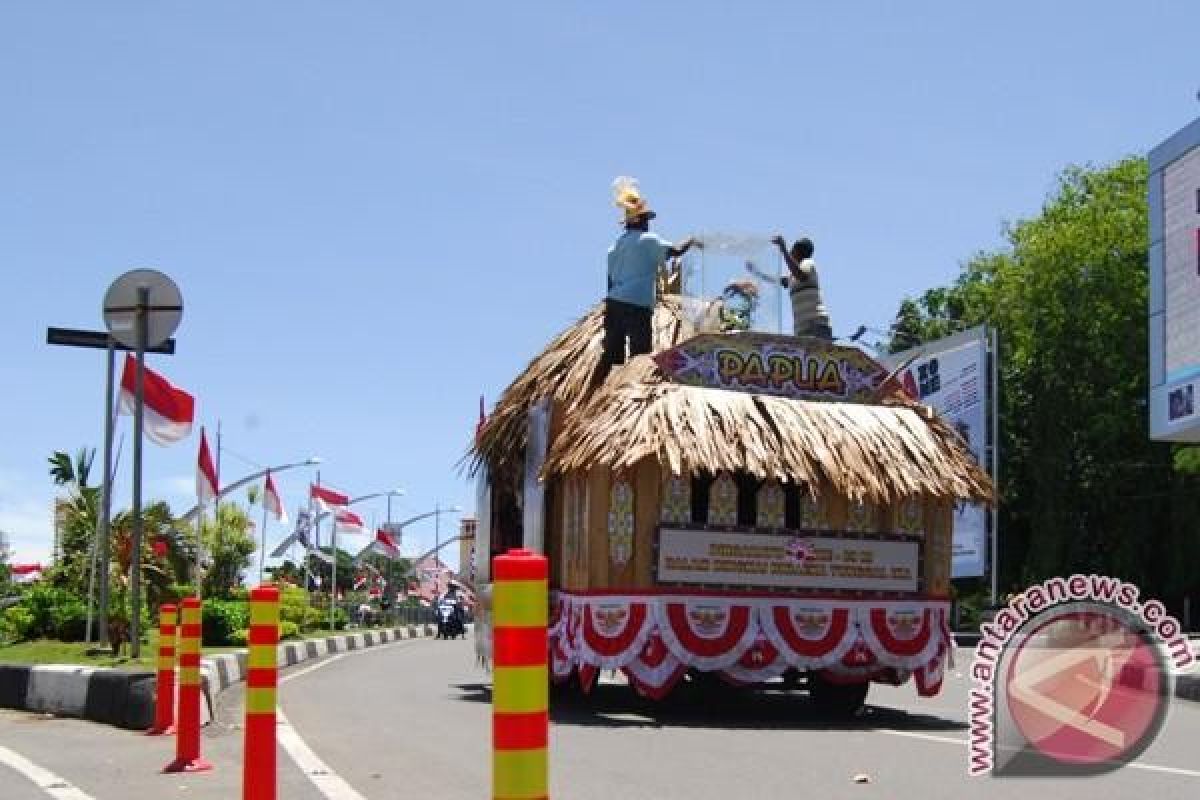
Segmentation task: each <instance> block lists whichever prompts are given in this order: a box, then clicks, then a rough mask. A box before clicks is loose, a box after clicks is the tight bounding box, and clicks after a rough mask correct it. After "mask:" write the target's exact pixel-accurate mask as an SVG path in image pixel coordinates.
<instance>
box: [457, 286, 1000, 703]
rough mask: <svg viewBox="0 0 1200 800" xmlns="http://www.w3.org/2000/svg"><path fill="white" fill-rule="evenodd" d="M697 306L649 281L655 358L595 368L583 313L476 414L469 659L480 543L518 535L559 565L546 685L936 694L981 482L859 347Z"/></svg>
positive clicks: (840, 698)
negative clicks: (687, 683) (963, 514)
mask: <svg viewBox="0 0 1200 800" xmlns="http://www.w3.org/2000/svg"><path fill="white" fill-rule="evenodd" d="M717 301H718V302H719V298H718V300H717ZM696 308H697V302H696V299H695V298H689V297H686V296H683V295H671V294H662V295H660V298H659V301H658V306H657V309H656V310H655V314H654V352H653V353H651V354H648V355H639V356H635V357H633V358H631V359H630V360H628V361H627V362H626V363H625V364H623V365H619V366H617V367H615V368H614V369H612V370H611V371H610V372H609V373H608V374H606V375H602V374H600V369H601V367H600V355H601V339H602V330H603V306H602V305H600V306H597V307H596V308H594V309H593V310H592V311H591V312H590V313H588V314H587V315H586V316H585V317H583V319H581V320H580V321H579V322H578V323H577V324H575V325H574V326H572V327H571V328H569V329H568V330H566V331H564V332H563V333H561V334H560V335H559V336H558V337H557V338H555V339H554V340H553V341H552V342H551V343H550V345H549V346H548V348H547V349H546V350H545V352H543V353H542V354H541V355H539V356H537V357H536V358H535V359H534V360H533V361H532V362H531V363H530V364H529V366H528V367H527V368H526V369H525V371H524V372H523V373H522V374H521V375H520V376H519V377H518V378H517V379H516V381H515V382H513V383H512V385H511V386H509V387H508V389H507V390H506V391H505V392H504V394H503V395H502V396H501V398H500V400H499V401H498V403H497V404H496V407H495V409H494V411H493V413H492V414H491V415H490V416H489V417H488V418H487V420H486V422H485V423H483V424H482V426H481V428H480V430H479V431H478V434H477V437H476V443H475V446H474V449H473V459H474V460H473V464H474V469H475V471H476V474H477V476H478V478H479V485H480V494H479V501H480V507H479V509H478V512H479V517H480V523H479V539H478V540H477V541H478V547H477V558H476V561H475V566H474V576H475V582H476V583H477V584H478V585H480V588H481V589H483V596H484V599H485V603H484V606H485V608H484V611H483V613H481V614H480V617H479V620H480V622H481V624H480V625H479V626H478V627H477V636H478V637H479V638H478V641H477V647H478V649H479V654H480V656H481V658H482V659H484V660H486V659H487V658H488V655H489V652H488V647H489V644H490V632H489V630H488V625H487V618H488V615H487V612H486V597H487V591H486V584H487V580H488V575H487V570H488V564H489V561H490V558H491V557H492V556H494V555H496V554H498V553H502V552H504V551H506V550H507V549H508V548H510V547H527V548H531V549H533V550H535V551H539V552H542V553H544V554H545V555H546V557H547V558H548V560H549V565H550V586H551V591H550V597H549V602H550V620H551V622H550V629H549V647H550V654H549V655H550V662H549V663H550V671H551V674H552V676H553V679H554V680H555V681H556V682H560V683H564V684H569V685H570V686H571V687H578V688H579V689H581V690H582V691H584V692H587V691H589V690H590V689H591V687H592V686H593V685H594V683H595V681H596V679H597V676H598V675H599V674H600V673H601V672H604V673H608V672H609V671H613V672H616V671H619V672H621V673H623V674H624V675H625V677H626V678H627V680H628V683H629V685H630V686H631V687H632V688H633V690H635V691H637V692H639V693H640V694H642V695H644V696H646V697H649V698H654V699H661V698H663V697H664V696H666V695H667V694H668V693H669V692H671V691H672V689H673V688H674V687H675V686H676V685H677V684H678V683H679V682H680V681H681V680H695V681H704V680H711V679H712V678H714V677H715V678H719V679H721V680H723V681H725V682H728V683H732V684H735V685H744V686H759V685H764V684H768V683H780V682H782V683H783V685H785V686H804V687H805V688H807V690H808V691H810V692H811V694H812V697H813V700H814V702H815V704H816V705H817V706H818V707H821V708H824V709H825V710H828V711H832V712H836V713H848V712H852V711H854V710H856V709H858V708H859V707H861V706H862V704H863V702H864V700H865V697H866V694H867V690H868V688H869V685H870V683H872V682H882V683H887V684H891V685H900V684H903V683H905V682H907V681H908V680H910V679H912V680H913V682H914V684H915V687H916V691H917V692H918V693H919V694H920V695H922V696H931V695H934V694H936V693H937V692H938V691H939V689H940V687H941V683H942V677H943V672H944V670H945V668H946V666H947V663H948V662H949V661H950V660H951V659H952V653H953V639H952V636H951V631H950V627H949V624H948V623H949V610H950V590H951V587H950V566H951V527H952V520H953V517H954V510H955V506H956V504H960V503H984V504H986V503H990V502H991V501H992V488H991V483H990V482H989V479H988V476H987V475H986V473H984V472H983V471H982V470H981V469H980V468H979V466H978V465H977V464H976V463H975V462H974V460H973V459H972V457H971V455H970V453H969V452H968V450H967V449H966V447H965V445H964V443H963V441H962V440H961V438H960V437H959V435H958V434H957V432H956V431H955V430H954V428H953V427H952V426H951V425H949V424H947V423H946V422H944V421H943V420H942V419H941V418H939V417H938V416H937V415H936V414H935V413H933V412H932V411H931V410H930V409H929V408H927V407H924V406H922V405H920V404H919V403H917V402H916V401H914V400H913V399H912V398H911V397H910V396H909V395H908V394H906V393H905V391H904V390H903V388H902V387H900V386H898V385H897V384H896V382H895V381H894V380H892V378H891V376H890V375H889V373H888V371H887V370H886V369H885V368H884V367H882V366H881V365H880V364H879V363H877V362H876V361H875V360H874V359H873V358H871V357H870V356H868V355H867V354H866V353H865V352H864V351H863V350H861V349H859V348H857V347H853V346H842V345H840V344H837V343H834V342H830V341H827V340H824V339H817V338H807V337H796V336H790V335H783V334H780V333H762V332H758V331H755V330H753V329H750V326H748V325H746V324H732V325H731V324H729V315H727V314H715V315H714V314H712V313H707V312H706V313H697V312H696ZM710 310H711V309H710ZM722 318H724V319H725V322H724V323H722V322H721V321H720V320H721V319H722ZM705 320H710V321H711V320H717V322H715V323H712V322H709V323H705ZM744 322H745V320H743V323H744ZM489 543H490V546H489Z"/></svg>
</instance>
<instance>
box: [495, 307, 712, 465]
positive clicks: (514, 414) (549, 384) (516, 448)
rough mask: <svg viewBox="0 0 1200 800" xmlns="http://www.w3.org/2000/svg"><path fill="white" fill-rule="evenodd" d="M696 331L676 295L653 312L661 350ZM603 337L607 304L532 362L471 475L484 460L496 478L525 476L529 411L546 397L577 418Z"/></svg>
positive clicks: (501, 409) (509, 394) (593, 380)
mask: <svg viewBox="0 0 1200 800" xmlns="http://www.w3.org/2000/svg"><path fill="white" fill-rule="evenodd" d="M693 332H694V331H693V329H692V325H691V323H690V322H689V321H688V320H687V318H686V316H685V315H684V314H683V312H682V310H681V307H680V304H679V302H678V301H676V300H675V299H673V298H671V297H666V298H664V299H663V300H662V301H660V303H659V305H658V308H657V309H656V310H655V312H654V349H655V351H656V352H657V351H658V350H665V349H667V348H669V347H674V346H675V345H676V344H679V343H680V342H681V341H683V340H685V339H687V338H689V337H690V336H691V335H692V333H693ZM603 339H604V304H603V303H600V304H599V305H597V306H595V307H594V308H593V309H592V310H591V311H589V312H588V313H587V314H586V315H585V316H584V317H583V318H581V319H580V320H579V321H578V322H576V323H575V324H574V325H572V326H571V327H569V328H567V329H566V330H565V331H563V332H562V333H560V334H559V335H558V336H556V337H554V339H553V341H551V342H550V344H549V345H548V346H547V347H546V349H545V351H544V352H542V353H541V354H540V355H539V356H537V357H536V358H534V359H533V360H532V361H530V362H529V366H527V367H526V368H525V369H524V371H522V372H521V374H520V375H519V376H518V377H517V379H516V380H515V381H513V382H512V384H511V385H510V386H509V387H508V388H507V389H505V390H504V393H503V394H502V395H500V399H499V400H498V401H497V402H496V407H495V409H494V410H493V411H492V413H491V414H490V415H488V418H487V422H486V423H485V424H484V426H483V428H482V430H481V431H480V433H479V437H478V440H477V442H476V444H475V447H474V448H473V451H472V455H473V458H472V471H474V469H475V468H477V467H478V466H479V464H480V463H481V462H482V463H486V464H487V466H488V472H489V473H490V474H491V475H492V477H493V479H514V478H517V476H519V475H521V473H522V471H523V470H524V463H525V462H524V459H525V444H526V442H527V441H528V437H529V418H528V412H529V408H530V407H531V406H532V405H533V404H534V403H536V402H537V401H538V400H540V399H541V398H543V397H552V398H553V400H554V406H555V412H556V413H558V414H566V415H567V416H572V415H574V414H575V413H576V412H577V411H578V409H579V407H580V406H581V405H583V403H584V402H586V401H587V399H588V397H589V396H590V393H591V391H592V390H593V388H595V386H596V384H597V383H598V376H597V375H596V371H597V369H598V368H599V366H600V355H601V352H602V349H603V348H602V342H603Z"/></svg>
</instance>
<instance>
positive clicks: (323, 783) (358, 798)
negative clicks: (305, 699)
mask: <svg viewBox="0 0 1200 800" xmlns="http://www.w3.org/2000/svg"><path fill="white" fill-rule="evenodd" d="M275 716H276V720H277V722H278V726H277V727H276V735H277V737H278V740H279V744H280V745H281V746H282V747H283V749H284V750H285V751H287V754H288V756H289V757H291V759H292V761H294V762H296V766H297V767H299V768H300V771H301V772H303V773H304V774H305V775H307V776H308V779H309V780H310V781H312V782H313V785H314V786H316V787H317V790H318V791H319V792H320V793H321V794H323V795H325V796H326V797H327V798H329V800H367V799H366V798H365V797H363V796H362V795H361V794H359V793H358V792H356V791H355V790H354V787H352V786H351V785H350V784H348V783H346V782H345V781H344V780H342V778H341V776H340V775H338V774H337V773H336V772H334V771H333V770H331V769H330V768H329V766H328V765H327V764H326V763H325V762H324V761H322V760H321V759H320V758H318V757H317V754H316V753H314V752H313V751H312V748H310V747H309V746H308V745H307V744H305V743H304V740H303V739H301V738H300V734H298V733H296V729H295V728H293V727H292V725H291V723H290V722H288V718H287V717H285V716H284V715H283V711H281V710H278V709H276V711H275Z"/></svg>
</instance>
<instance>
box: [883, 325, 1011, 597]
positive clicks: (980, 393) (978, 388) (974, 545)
mask: <svg viewBox="0 0 1200 800" xmlns="http://www.w3.org/2000/svg"><path fill="white" fill-rule="evenodd" d="M918 352H919V353H921V355H920V356H919V357H918V358H917V359H916V360H914V361H913V362H912V363H911V364H909V365H908V368H907V369H906V370H905V371H904V372H903V373H901V374H900V375H899V376H897V377H899V378H900V380H901V381H902V382H903V383H904V384H905V386H906V387H907V388H908V389H909V391H910V392H913V393H914V394H915V395H916V396H917V397H918V398H919V399H920V401H921V402H922V403H924V404H926V405H928V406H931V407H933V408H934V409H936V410H937V412H938V413H939V414H941V415H942V417H944V418H945V419H946V421H947V422H949V423H950V424H951V425H954V426H955V427H956V428H957V429H958V431H959V433H961V434H962V435H963V438H965V439H966V440H967V444H968V447H969V448H970V450H971V454H972V455H973V456H975V460H976V461H978V462H979V463H980V464H981V465H984V468H985V469H986V468H987V465H986V461H985V459H984V453H985V451H986V448H987V408H986V407H987V344H986V339H985V338H984V330H983V329H982V328H979V329H973V330H971V331H967V332H965V333H964V334H960V335H957V336H952V337H948V338H947V339H943V340H940V341H936V342H930V343H929V344H926V345H923V346H922V347H920V348H917V349H914V350H908V351H905V352H903V353H896V354H895V355H890V356H887V358H886V359H885V363H887V364H888V365H889V367H890V368H891V369H895V368H896V367H898V366H900V365H901V364H903V363H904V362H906V361H908V360H909V359H910V358H912V357H913V355H914V354H916V353H918ZM953 547H954V550H953V552H954V561H953V567H952V571H951V575H952V576H953V577H955V578H969V577H978V576H981V575H983V574H984V573H985V571H986V568H987V512H986V511H985V510H984V509H983V508H982V507H980V506H976V505H968V504H966V503H960V504H959V505H958V507H957V508H956V509H955V511H954V545H953Z"/></svg>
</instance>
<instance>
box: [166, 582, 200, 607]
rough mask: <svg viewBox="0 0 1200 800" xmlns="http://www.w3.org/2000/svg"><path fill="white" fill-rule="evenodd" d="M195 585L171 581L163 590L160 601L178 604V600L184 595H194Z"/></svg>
mask: <svg viewBox="0 0 1200 800" xmlns="http://www.w3.org/2000/svg"><path fill="white" fill-rule="evenodd" d="M195 594H196V587H195V586H192V584H190V583H172V584H171V585H170V586H168V587H167V588H166V589H164V590H163V594H162V602H164V603H171V604H172V605H176V606H177V605H179V601H180V600H182V599H183V598H185V597H194V596H195Z"/></svg>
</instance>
